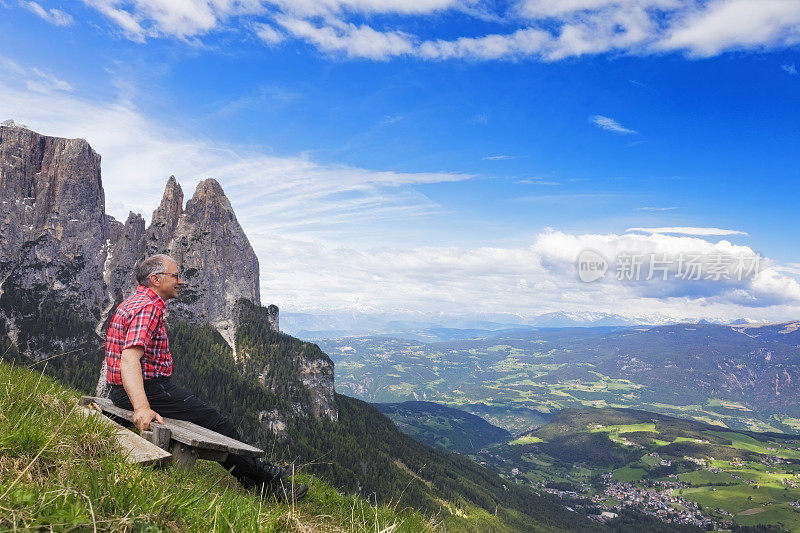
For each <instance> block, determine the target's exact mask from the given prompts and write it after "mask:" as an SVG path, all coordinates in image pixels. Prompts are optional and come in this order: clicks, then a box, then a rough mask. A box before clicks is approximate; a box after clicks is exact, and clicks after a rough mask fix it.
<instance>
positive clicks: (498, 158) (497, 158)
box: [481, 154, 514, 161]
mask: <svg viewBox="0 0 800 533" xmlns="http://www.w3.org/2000/svg"><path fill="white" fill-rule="evenodd" d="M481 159H484V160H487V161H508V160H509V159H514V156H513V155H505V154H502V155H487V156H486V157H483V158H481Z"/></svg>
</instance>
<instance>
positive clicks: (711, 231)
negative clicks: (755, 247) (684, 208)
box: [625, 227, 747, 235]
mask: <svg viewBox="0 0 800 533" xmlns="http://www.w3.org/2000/svg"><path fill="white" fill-rule="evenodd" d="M625 231H628V232H631V231H641V232H644V233H680V234H681V235H747V233H745V232H744V231H737V230H732V229H720V228H694V227H669V228H628V229H626V230H625Z"/></svg>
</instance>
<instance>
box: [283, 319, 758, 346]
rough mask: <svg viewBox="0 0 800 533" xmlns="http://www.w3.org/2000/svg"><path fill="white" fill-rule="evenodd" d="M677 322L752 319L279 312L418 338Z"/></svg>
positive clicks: (299, 322)
mask: <svg viewBox="0 0 800 533" xmlns="http://www.w3.org/2000/svg"><path fill="white" fill-rule="evenodd" d="M678 323H698V324H731V325H735V324H750V323H754V322H751V321H749V320H746V319H741V318H740V319H737V320H734V321H723V320H719V319H700V320H681V321H676V320H673V319H670V318H668V317H665V316H662V315H657V314H652V315H637V316H625V315H618V314H612V313H594V312H564V311H559V312H552V313H542V314H541V315H536V316H533V317H525V318H522V317H520V316H518V315H508V314H503V315H488V316H484V317H474V318H470V317H464V316H441V315H419V316H417V315H415V316H413V317H409V316H408V315H399V314H377V313H362V312H347V311H341V312H337V313H329V312H323V313H319V314H317V313H292V312H286V313H283V315H282V326H283V328H284V330H285V331H287V332H290V333H292V334H293V335H297V336H299V337H303V338H310V339H335V338H340V337H352V336H366V335H381V336H387V337H396V338H400V339H412V340H418V341H421V342H439V341H451V340H458V339H475V338H481V337H490V336H495V335H498V334H501V333H503V332H506V331H514V330H524V329H532V328H574V327H585V328H596V327H627V326H659V325H669V324H678Z"/></svg>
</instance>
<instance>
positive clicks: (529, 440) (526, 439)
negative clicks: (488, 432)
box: [509, 435, 542, 444]
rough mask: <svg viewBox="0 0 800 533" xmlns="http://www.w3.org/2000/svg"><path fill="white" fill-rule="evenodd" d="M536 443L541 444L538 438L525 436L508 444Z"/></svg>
mask: <svg viewBox="0 0 800 533" xmlns="http://www.w3.org/2000/svg"><path fill="white" fill-rule="evenodd" d="M537 442H542V439H540V438H539V437H535V436H533V435H525V436H522V437H519V438H517V439H514V440H512V441H511V442H509V444H534V443H537Z"/></svg>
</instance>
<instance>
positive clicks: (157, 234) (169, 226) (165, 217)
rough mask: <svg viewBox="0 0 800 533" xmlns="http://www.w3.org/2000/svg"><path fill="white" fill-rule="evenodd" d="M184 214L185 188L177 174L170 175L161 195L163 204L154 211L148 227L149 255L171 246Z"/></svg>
mask: <svg viewBox="0 0 800 533" xmlns="http://www.w3.org/2000/svg"><path fill="white" fill-rule="evenodd" d="M181 214H183V189H181V186H180V185H178V182H177V181H176V180H175V176H170V177H169V179H168V180H167V186H166V188H165V189H164V196H162V197H161V204H160V205H159V206H158V207H157V208H156V210H155V211H153V217H152V219H151V220H150V227H149V228H148V229H147V239H146V241H147V255H152V254H155V253H161V252H163V250H165V249H169V248H171V241H172V237H173V235H174V233H175V228H176V227H177V226H178V220H180V216H181Z"/></svg>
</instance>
